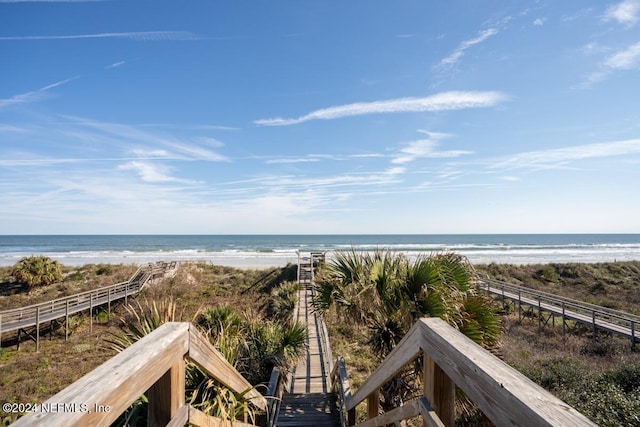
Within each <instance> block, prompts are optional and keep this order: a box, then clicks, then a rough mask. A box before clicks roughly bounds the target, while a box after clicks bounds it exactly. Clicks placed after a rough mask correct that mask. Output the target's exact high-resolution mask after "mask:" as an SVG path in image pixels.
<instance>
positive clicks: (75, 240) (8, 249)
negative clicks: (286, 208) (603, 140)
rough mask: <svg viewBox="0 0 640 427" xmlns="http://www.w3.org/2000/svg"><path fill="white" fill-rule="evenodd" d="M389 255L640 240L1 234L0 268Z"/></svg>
mask: <svg viewBox="0 0 640 427" xmlns="http://www.w3.org/2000/svg"><path fill="white" fill-rule="evenodd" d="M351 249H355V250H357V251H372V250H376V249H389V250H393V251H401V252H405V253H406V254H407V255H409V256H410V257H415V256H418V255H421V254H429V253H433V252H440V251H454V252H457V253H460V254H462V255H465V256H466V257H468V258H469V260H470V261H471V262H473V263H476V264H486V263H491V262H496V263H510V264H530V263H550V262H604V261H616V260H617V261H630V260H640V234H468V235H462V234H458V235H387V234H382V235H360V234H358V235H96V236H78V235H70V236H54V235H46V236H31V235H28V236H0V266H9V265H13V264H15V262H17V261H18V260H19V259H21V258H22V257H24V256H29V255H46V256H49V257H51V258H53V259H56V260H58V261H60V262H61V263H63V264H65V265H70V266H78V265H83V264H87V263H125V264H144V263H148V262H155V261H207V262H213V263H214V264H220V265H229V266H234V267H267V266H283V265H286V264H287V263H288V262H296V261H297V257H298V255H297V251H301V252H309V251H323V252H327V254H328V256H329V257H330V256H331V253H333V252H334V251H336V250H351Z"/></svg>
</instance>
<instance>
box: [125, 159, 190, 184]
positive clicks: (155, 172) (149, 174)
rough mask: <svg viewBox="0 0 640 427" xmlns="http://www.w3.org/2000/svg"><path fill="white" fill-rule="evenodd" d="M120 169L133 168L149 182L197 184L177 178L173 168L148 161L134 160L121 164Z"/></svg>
mask: <svg viewBox="0 0 640 427" xmlns="http://www.w3.org/2000/svg"><path fill="white" fill-rule="evenodd" d="M118 169H119V170H132V171H134V172H136V173H137V174H138V176H139V177H140V179H142V180H143V181H144V182H149V183H167V182H178V183H183V184H196V182H195V181H191V180H185V179H181V178H176V177H174V176H171V175H170V172H171V168H169V167H167V166H165V165H160V164H155V163H148V162H141V161H132V162H128V163H125V164H123V165H120V166H119V167H118Z"/></svg>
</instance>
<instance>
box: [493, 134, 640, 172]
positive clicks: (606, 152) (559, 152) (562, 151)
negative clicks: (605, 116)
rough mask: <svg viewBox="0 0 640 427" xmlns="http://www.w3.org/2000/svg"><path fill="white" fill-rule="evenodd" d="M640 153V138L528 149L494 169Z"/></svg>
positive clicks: (494, 165) (546, 166) (501, 161)
mask: <svg viewBox="0 0 640 427" xmlns="http://www.w3.org/2000/svg"><path fill="white" fill-rule="evenodd" d="M631 154H640V139H629V140H624V141H613V142H602V143H594V144H584V145H577V146H573V147H563V148H555V149H550V150H540V151H528V152H524V153H520V154H516V155H514V156H511V157H508V158H506V159H502V160H500V161H498V162H496V163H494V164H493V165H492V166H491V168H493V169H519V168H553V167H561V166H564V165H566V164H567V163H569V162H571V161H576V160H584V159H591V158H600V157H613V156H624V155H631Z"/></svg>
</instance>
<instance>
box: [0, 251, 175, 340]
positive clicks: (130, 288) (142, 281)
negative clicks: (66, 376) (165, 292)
mask: <svg viewBox="0 0 640 427" xmlns="http://www.w3.org/2000/svg"><path fill="white" fill-rule="evenodd" d="M175 267H176V263H175V262H173V263H163V262H161V263H156V264H149V265H145V266H141V267H140V268H139V269H138V270H137V271H136V272H135V273H134V275H133V276H131V278H130V279H129V280H128V281H126V282H121V283H116V284H115V285H110V286H105V287H102V288H98V289H93V290H91V291H86V292H81V293H79V294H74V295H70V296H67V297H64V298H59V299H56V300H52V301H47V302H43V303H39V304H34V305H30V306H28V307H21V308H15V309H10V310H4V311H1V312H0V345H1V343H2V334H3V333H7V332H12V331H18V346H19V345H20V340H21V337H20V335H21V334H24V335H26V336H28V337H31V338H33V339H34V341H35V342H36V349H38V347H39V337H40V326H41V325H42V324H46V323H48V322H50V323H53V322H56V321H59V320H60V319H64V322H62V325H64V328H65V336H66V335H67V332H68V323H69V316H71V315H73V314H76V313H80V312H82V311H86V310H90V311H92V310H93V309H94V308H96V307H99V306H103V305H106V306H107V311H108V312H110V311H111V304H112V303H115V302H116V301H118V300H121V299H125V300H126V298H127V297H128V296H129V295H133V294H136V293H138V292H140V290H141V289H142V288H143V287H144V286H145V285H146V284H147V283H148V282H149V281H150V280H152V279H154V278H156V277H159V276H162V275H164V274H165V273H166V272H167V271H168V270H171V269H174V268H175ZM27 328H34V329H35V331H33V334H32V333H29V332H28V331H27Z"/></svg>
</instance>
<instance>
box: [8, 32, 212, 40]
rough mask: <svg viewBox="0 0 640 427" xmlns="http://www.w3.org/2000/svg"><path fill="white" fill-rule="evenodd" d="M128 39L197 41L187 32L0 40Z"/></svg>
mask: <svg viewBox="0 0 640 427" xmlns="http://www.w3.org/2000/svg"><path fill="white" fill-rule="evenodd" d="M105 38H116V39H130V40H136V41H162V40H199V39H200V37H198V36H197V35H195V34H193V33H191V32H189V31H131V32H123V33H97V34H73V35H66V36H54V35H49V36H4V37H0V40H75V39H105Z"/></svg>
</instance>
